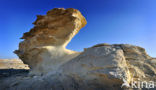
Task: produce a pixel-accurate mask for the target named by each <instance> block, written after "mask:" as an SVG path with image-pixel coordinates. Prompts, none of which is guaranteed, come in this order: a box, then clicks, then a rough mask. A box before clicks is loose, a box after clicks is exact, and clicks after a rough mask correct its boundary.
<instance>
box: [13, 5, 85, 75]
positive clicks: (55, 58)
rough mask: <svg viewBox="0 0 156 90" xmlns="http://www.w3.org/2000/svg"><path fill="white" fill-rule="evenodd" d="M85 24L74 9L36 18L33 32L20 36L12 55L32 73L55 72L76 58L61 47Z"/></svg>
mask: <svg viewBox="0 0 156 90" xmlns="http://www.w3.org/2000/svg"><path fill="white" fill-rule="evenodd" d="M86 23H87V22H86V19H85V18H84V17H83V16H82V15H81V13H80V12H79V11H78V10H76V9H72V8H68V9H64V8H55V9H52V10H50V11H48V12H47V14H46V15H39V16H37V20H36V21H35V22H34V25H35V26H34V28H32V29H31V30H30V31H29V32H26V33H24V35H23V37H22V39H24V41H23V42H21V43H20V44H19V50H16V51H15V53H16V54H17V55H18V56H19V58H20V59H22V60H23V62H24V63H26V64H28V65H29V66H30V68H32V69H33V71H34V72H36V73H37V72H47V71H49V70H55V69H56V68H57V66H58V65H59V64H62V63H64V62H66V61H68V60H70V59H72V58H74V57H75V56H77V55H78V54H79V52H75V51H71V50H67V49H66V48H65V47H66V45H67V44H68V43H69V42H70V40H71V39H72V38H73V37H74V36H75V35H76V34H77V33H78V32H79V30H80V29H81V28H82V27H84V26H85V25H86Z"/></svg>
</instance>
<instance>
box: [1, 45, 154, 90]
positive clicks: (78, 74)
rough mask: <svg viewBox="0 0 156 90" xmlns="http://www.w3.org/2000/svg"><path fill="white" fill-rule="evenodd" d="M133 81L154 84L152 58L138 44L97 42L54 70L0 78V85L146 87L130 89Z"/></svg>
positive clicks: (76, 89) (68, 89)
mask: <svg viewBox="0 0 156 90" xmlns="http://www.w3.org/2000/svg"><path fill="white" fill-rule="evenodd" d="M14 81H16V82H14ZM134 81H135V82H139V83H138V84H139V85H141V81H143V82H144V81H145V82H147V83H148V82H149V81H153V82H154V83H155V82H156V59H155V58H152V57H150V56H149V55H147V53H146V52H145V50H144V49H143V48H141V47H138V46H134V45H128V44H113V45H109V44H98V45H95V46H93V47H90V48H86V49H85V50H84V51H83V52H82V53H80V55H78V56H76V57H74V58H73V59H71V60H70V61H68V62H65V63H64V64H62V65H60V67H59V68H58V69H57V70H56V71H55V72H54V71H49V72H48V73H47V74H44V75H36V76H27V77H10V78H7V79H5V80H3V81H2V82H3V83H1V85H0V87H1V88H2V89H6V87H7V89H8V90H16V88H19V89H23V88H24V89H29V90H45V89H54V90H133V89H135V90H146V88H145V86H146V85H144V86H143V88H138V87H136V88H132V86H131V85H132V84H131V83H132V82H134ZM136 85H137V83H136ZM155 85H156V84H155ZM137 86H138V85H137ZM140 87H142V86H140ZM154 87H156V86H154ZM154 90H155V88H154Z"/></svg>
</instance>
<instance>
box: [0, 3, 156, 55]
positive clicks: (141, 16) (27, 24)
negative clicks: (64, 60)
mask: <svg viewBox="0 0 156 90" xmlns="http://www.w3.org/2000/svg"><path fill="white" fill-rule="evenodd" d="M58 7H59V8H60V7H63V8H76V9H78V10H80V11H81V12H82V14H83V15H84V16H85V17H86V19H87V21H88V23H87V25H86V27H84V28H83V29H82V30H80V32H79V33H78V34H77V35H76V36H75V37H74V38H73V39H72V41H71V42H70V43H69V45H68V46H67V48H68V49H72V50H75V51H82V50H83V48H86V47H90V46H93V45H95V44H98V43H109V44H116V43H117V44H120V43H124V44H133V45H138V46H141V47H143V48H145V49H146V51H147V52H148V54H149V55H151V56H153V57H156V0H0V58H17V56H16V55H15V54H14V53H13V51H14V50H16V49H18V44H19V42H20V41H22V40H20V39H19V38H20V37H21V36H22V35H23V33H24V32H27V31H29V30H30V29H31V28H32V27H33V24H32V22H34V21H35V19H36V15H44V14H46V12H47V11H48V10H50V9H53V8H58Z"/></svg>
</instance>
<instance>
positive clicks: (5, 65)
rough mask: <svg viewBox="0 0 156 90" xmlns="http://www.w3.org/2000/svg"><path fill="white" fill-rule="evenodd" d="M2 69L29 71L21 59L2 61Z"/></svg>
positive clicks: (0, 65) (0, 66) (0, 60)
mask: <svg viewBox="0 0 156 90" xmlns="http://www.w3.org/2000/svg"><path fill="white" fill-rule="evenodd" d="M0 69H29V67H28V65H26V64H24V63H23V62H22V61H21V60H20V59H0Z"/></svg>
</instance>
